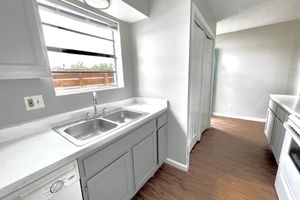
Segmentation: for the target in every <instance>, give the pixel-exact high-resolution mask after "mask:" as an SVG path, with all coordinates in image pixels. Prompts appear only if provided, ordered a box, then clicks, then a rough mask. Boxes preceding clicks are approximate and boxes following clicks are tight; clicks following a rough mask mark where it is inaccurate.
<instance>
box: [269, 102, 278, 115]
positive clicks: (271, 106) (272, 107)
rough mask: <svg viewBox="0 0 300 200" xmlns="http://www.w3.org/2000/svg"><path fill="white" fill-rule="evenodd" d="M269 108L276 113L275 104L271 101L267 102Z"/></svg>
mask: <svg viewBox="0 0 300 200" xmlns="http://www.w3.org/2000/svg"><path fill="white" fill-rule="evenodd" d="M269 108H270V109H271V110H272V111H273V112H274V113H276V109H277V103H275V102H274V101H273V100H271V99H270V101H269Z"/></svg>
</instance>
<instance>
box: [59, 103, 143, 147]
mask: <svg viewBox="0 0 300 200" xmlns="http://www.w3.org/2000/svg"><path fill="white" fill-rule="evenodd" d="M147 114H148V113H145V112H140V111H132V110H128V109H119V110H117V111H114V112H112V113H109V114H107V115H104V116H95V117H94V118H91V119H89V120H84V119H82V120H79V121H76V122H70V123H67V124H63V125H60V126H57V127H55V128H53V129H54V130H55V131H56V132H58V133H59V134H61V135H62V136H63V137H65V138H66V139H68V140H69V141H71V142H72V143H73V144H75V145H77V146H81V145H85V144H87V143H89V142H91V141H94V140H96V139H99V138H100V137H102V136H104V135H106V134H108V133H111V132H112V131H115V130H116V129H118V128H120V127H122V126H125V125H127V124H129V123H131V122H133V121H136V120H138V119H140V118H141V117H143V116H145V115H147Z"/></svg>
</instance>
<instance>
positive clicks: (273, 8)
mask: <svg viewBox="0 0 300 200" xmlns="http://www.w3.org/2000/svg"><path fill="white" fill-rule="evenodd" d="M208 3H209V6H210V7H211V9H212V11H213V13H214V15H215V18H216V19H217V21H218V23H217V34H223V33H229V32H234V31H239V30H244V29H249V28H254V27H258V26H264V25H269V24H275V23H279V22H285V21H290V20H294V19H300V0H208Z"/></svg>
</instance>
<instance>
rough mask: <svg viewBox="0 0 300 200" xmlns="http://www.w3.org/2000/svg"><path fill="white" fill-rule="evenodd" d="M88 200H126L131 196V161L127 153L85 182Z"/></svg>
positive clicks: (132, 187)
mask: <svg viewBox="0 0 300 200" xmlns="http://www.w3.org/2000/svg"><path fill="white" fill-rule="evenodd" d="M87 188H88V198H89V200H99V199H101V200H127V199H130V197H131V196H132V194H133V190H134V185H133V171H132V160H131V157H130V154H129V153H126V154H124V155H123V156H122V157H121V158H119V159H118V160H116V161H114V162H113V163H112V164H110V165H109V166H108V167H106V168H105V169H104V170H102V171H101V172H99V173H98V174H96V175H95V176H94V177H92V178H91V179H90V180H88V181H87Z"/></svg>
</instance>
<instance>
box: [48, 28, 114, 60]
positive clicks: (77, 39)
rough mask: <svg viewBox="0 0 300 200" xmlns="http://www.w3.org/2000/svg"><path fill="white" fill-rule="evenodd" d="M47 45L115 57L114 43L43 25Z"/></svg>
mask: <svg viewBox="0 0 300 200" xmlns="http://www.w3.org/2000/svg"><path fill="white" fill-rule="evenodd" d="M43 30H44V36H45V40H46V45H47V46H50V47H59V48H66V49H75V50H83V51H89V52H96V53H104V54H109V55H113V54H114V47H113V42H112V41H108V40H103V39H99V38H95V37H91V36H86V35H82V34H78V33H73V32H70V31H65V30H62V29H59V28H55V27H50V26H47V25H43Z"/></svg>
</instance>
